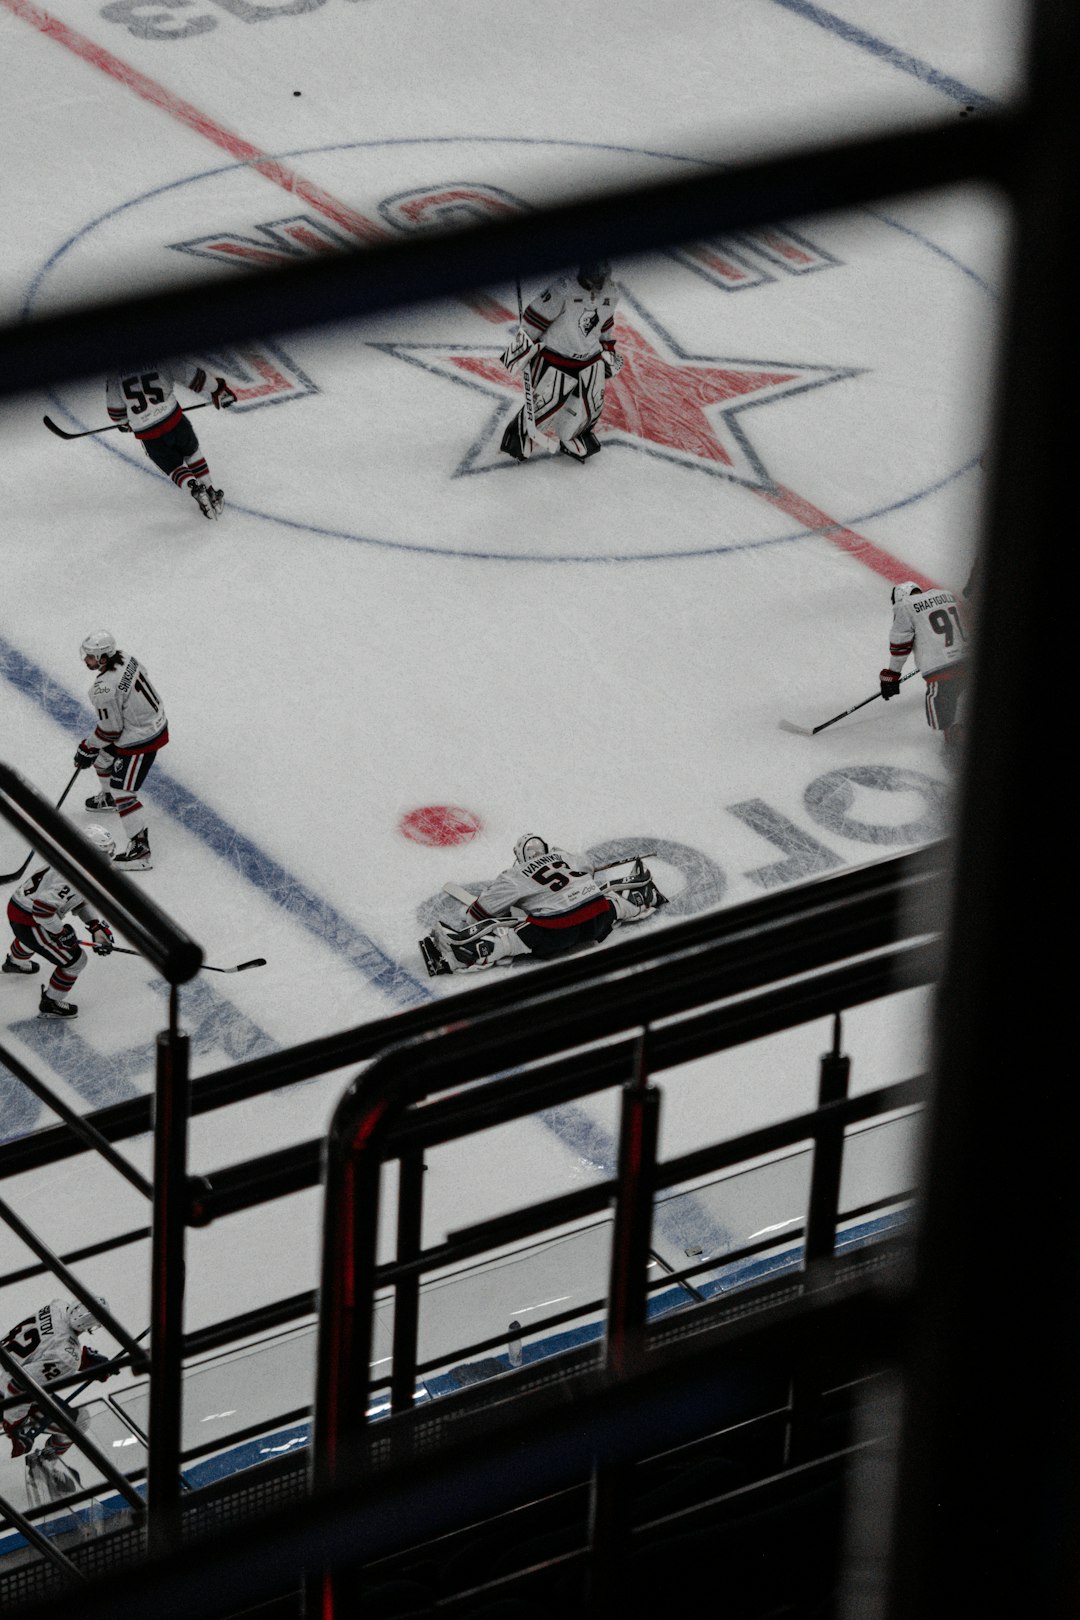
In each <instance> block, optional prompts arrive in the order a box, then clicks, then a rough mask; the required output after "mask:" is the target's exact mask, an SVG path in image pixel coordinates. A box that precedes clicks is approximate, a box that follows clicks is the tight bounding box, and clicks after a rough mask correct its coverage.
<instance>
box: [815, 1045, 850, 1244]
mask: <svg viewBox="0 0 1080 1620" xmlns="http://www.w3.org/2000/svg"><path fill="white" fill-rule="evenodd" d="M840 1040H841V1029H840V1014H839V1013H837V1014H836V1015H835V1017H834V1018H833V1045H832V1051H831V1052H826V1053H825V1055H824V1056H823V1057H822V1059H821V1070H820V1077H819V1080H818V1107H819V1108H824V1107H825V1105H826V1104H827V1103H832V1102H843V1100H844V1098H845V1097H846V1096H847V1094H848V1080H849V1079H850V1077H851V1059H850V1058H849V1057H845V1056H844V1055H843V1053H842V1052H841V1051H840ZM843 1165H844V1127H843V1126H842V1125H839V1124H837V1123H835V1122H830V1123H828V1124H822V1125H821V1126H819V1128H818V1132H817V1138H816V1140H815V1142H814V1164H813V1170H812V1172H811V1176H810V1207H809V1209H808V1211H807V1216H806V1251H805V1265H806V1266H807V1267H809V1266H812V1265H813V1263H814V1261H815V1260H828V1259H830V1258H831V1257H832V1254H833V1250H834V1249H835V1247H836V1222H837V1218H838V1216H839V1213H840V1172H841V1170H842V1169H843Z"/></svg>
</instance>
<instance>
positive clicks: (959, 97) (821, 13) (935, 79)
mask: <svg viewBox="0 0 1080 1620" xmlns="http://www.w3.org/2000/svg"><path fill="white" fill-rule="evenodd" d="M771 3H772V4H773V5H774V6H780V7H781V8H782V9H783V10H784V11H790V12H792V13H793V14H794V15H795V16H796V17H801V18H803V20H804V21H805V22H811V23H815V24H816V25H817V27H818V28H824V29H825V31H826V32H827V33H830V34H834V35H835V36H836V38H837V39H842V40H843V41H844V42H845V43H846V44H848V45H854V46H856V47H857V48H858V49H859V50H860V51H866V52H868V53H869V55H871V56H876V57H877V59H878V61H879V62H885V63H887V65H888V66H889V67H893V68H896V69H897V70H898V71H899V72H901V73H907V74H910V76H911V77H912V78H913V79H918V81H919V83H920V84H925V85H926V87H927V88H928V89H929V90H936V91H938V93H939V94H940V95H943V96H948V97H949V99H950V100H951V101H958V102H959V103H960V104H961V105H962V106H965V107H975V108H976V109H977V110H978V111H980V112H988V111H989V110H990V109H991V108H992V107H994V106H995V105H996V103H995V102H994V101H993V99H992V98H991V97H990V96H986V95H984V94H983V93H982V91H981V90H973V89H972V87H971V86H970V85H969V84H963V83H962V82H961V80H959V79H954V78H952V77H951V76H950V75H949V74H948V73H941V72H939V70H938V69H937V68H935V67H931V65H930V63H929V62H924V61H922V60H921V59H920V58H919V57H917V56H912V55H911V53H910V52H909V51H903V50H900V49H899V48H898V47H897V46H896V45H890V44H889V43H888V41H887V40H884V39H879V38H878V37H877V35H876V34H871V33H869V32H868V31H867V30H866V29H865V28H860V27H859V26H858V24H857V23H853V22H849V21H848V20H847V18H846V17H838V16H837V15H836V13H835V12H833V11H826V9H825V7H824V6H818V5H815V4H814V3H813V0H771Z"/></svg>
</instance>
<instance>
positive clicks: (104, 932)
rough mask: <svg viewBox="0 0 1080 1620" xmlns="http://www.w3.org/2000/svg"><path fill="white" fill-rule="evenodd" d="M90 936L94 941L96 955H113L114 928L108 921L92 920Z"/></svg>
mask: <svg viewBox="0 0 1080 1620" xmlns="http://www.w3.org/2000/svg"><path fill="white" fill-rule="evenodd" d="M88 926H89V929H90V938H91V940H92V941H93V946H94V955H95V956H111V955H112V949H113V945H114V944H115V943H116V942H115V940H114V939H113V933H112V929H111V928H110V927H109V925H108V923H107V922H92V923H90V924H89V925H88Z"/></svg>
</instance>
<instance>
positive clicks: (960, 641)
mask: <svg viewBox="0 0 1080 1620" xmlns="http://www.w3.org/2000/svg"><path fill="white" fill-rule="evenodd" d="M912 652H914V654H915V667H916V669H918V670H921V671H922V674H923V675H924V676H925V677H926V679H927V680H930V679H931V678H932V677H933V676H935V675H940V674H941V672H942V670H944V669H947V668H948V667H949V666H950V665H951V664H962V663H963V661H964V659H965V657H966V656H967V629H966V626H965V624H964V620H963V615H962V612H961V609H960V606H959V604H958V603H957V600H956V597H955V596H954V595H953V593H952V591H919V592H916V594H915V595H914V596H907V597H905V598H904V600H903V601H901V602H897V603H896V605H895V607H894V608H893V622H892V630H891V632H890V635H889V668H890V669H894V670H895V671H896V672H897V674H899V673H900V671H901V670H902V669H903V667H904V665H905V663H906V662H907V659H908V656H909V654H910V653H912Z"/></svg>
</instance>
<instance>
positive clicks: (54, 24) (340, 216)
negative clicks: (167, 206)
mask: <svg viewBox="0 0 1080 1620" xmlns="http://www.w3.org/2000/svg"><path fill="white" fill-rule="evenodd" d="M0 5H3V6H6V8H7V9H8V11H11V12H13V13H14V14H15V16H16V17H21V18H22V19H23V21H24V22H28V23H30V24H31V26H32V27H34V28H36V29H37V30H38V32H39V33H42V34H45V35H46V36H47V37H48V38H49V39H54V40H56V42H57V44H58V45H63V46H64V47H65V48H66V49H67V50H69V51H71V52H72V53H73V54H74V55H75V56H78V57H80V58H81V59H82V60H83V61H84V62H88V63H89V64H90V66H91V67H96V68H98V69H99V70H100V71H101V72H102V73H106V74H108V76H109V78H111V79H115V80H116V82H117V83H118V84H122V85H125V86H126V87H127V88H128V89H129V90H133V91H134V92H135V94H136V95H137V96H140V97H141V98H142V100H143V101H148V102H149V103H150V105H151V106H153V107H158V108H160V109H161V111H162V112H165V113H168V114H169V116H170V117H171V118H175V119H176V121H177V122H178V123H181V124H186V125H187V127H188V129H191V130H194V132H195V133H196V135H202V136H203V137H204V138H205V139H206V140H208V141H212V142H213V144H214V145H215V146H219V147H221V149H222V151H224V152H228V154H229V156H230V157H233V158H236V159H237V160H238V161H239V162H241V163H244V164H246V165H247V166H248V168H250V169H254V170H255V171H256V172H257V173H258V174H261V175H262V176H263V178H264V179H265V180H270V181H272V183H273V184H274V185H276V186H280V187H281V189H282V190H283V191H287V192H288V193H289V195H290V196H294V197H299V198H301V199H302V201H304V202H305V203H307V204H308V206H309V207H310V208H313V209H315V210H316V212H317V213H320V214H322V215H323V217H324V218H325V219H329V220H332V221H333V222H334V224H335V225H338V226H340V227H341V229H342V230H344V231H347V232H348V234H349V235H350V236H352V237H354V238H355V239H356V240H357V241H358V242H386V241H391V240H393V233H392V232H390V231H388V230H386V229H385V227H384V226H382V225H380V224H378V222H377V221H376V220H373V219H368V217H367V215H366V214H361V213H359V212H358V211H357V210H356V209H355V208H350V207H349V206H348V204H346V203H343V202H341V201H340V200H339V199H338V198H337V197H334V196H332V195H331V193H330V192H328V191H324V190H323V188H322V187H321V186H317V185H315V184H314V182H313V181H311V180H305V178H304V176H303V175H302V174H298V173H297V171H296V170H295V169H292V168H290V167H289V165H288V164H287V163H282V162H281V160H280V159H279V158H272V157H270V156H269V155H268V154H267V153H266V152H261V151H260V150H259V148H258V147H257V146H252V145H251V143H250V141H245V140H244V139H243V138H242V137H241V136H239V135H236V134H234V133H233V131H232V130H230V129H226V128H225V126H224V124H219V123H218V122H217V121H216V119H213V118H211V117H209V116H208V115H207V114H206V113H203V112H200V111H199V109H198V108H197V107H193V106H192V104H191V102H190V101H184V100H183V98H182V97H180V96H176V95H174V94H173V93H172V91H171V90H166V89H165V87H164V85H160V84H158V83H157V82H156V80H154V79H150V78H148V77H147V75H146V74H145V73H140V72H139V71H138V70H137V69H136V68H133V67H132V66H131V65H130V64H129V63H127V62H122V61H121V60H120V58H119V57H118V56H114V55H113V54H112V52H111V51H107V50H106V49H105V47H104V46H103V45H96V44H95V43H94V41H93V40H91V39H87V38H86V36H85V35H84V34H80V33H79V32H78V31H77V30H76V29H74V28H69V27H68V25H67V23H64V22H61V21H60V19H59V18H57V17H52V16H50V15H49V13H48V12H47V11H43V10H42V9H41V7H40V6H36V5H34V4H33V0H0ZM466 302H469V303H470V307H474V308H475V309H476V311H477V313H478V314H480V315H483V316H484V318H485V320H489V321H492V322H495V323H497V324H498V325H500V326H501V325H503V324H504V323H505V322H506V321H508V320H510V319H512V316H511V314H510V312H509V310H504V309H502V308H501V306H499V305H498V304H496V303H495V301H494V300H493V299H490V298H487V297H485V296H484V295H480V296H479V297H478V298H477V300H476V302H475V304H473V303H472V301H470V300H466Z"/></svg>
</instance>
